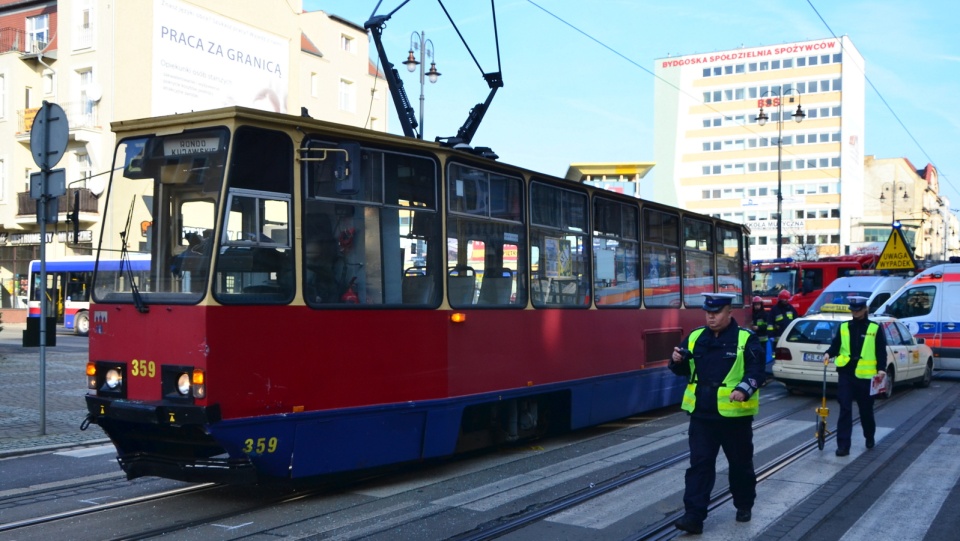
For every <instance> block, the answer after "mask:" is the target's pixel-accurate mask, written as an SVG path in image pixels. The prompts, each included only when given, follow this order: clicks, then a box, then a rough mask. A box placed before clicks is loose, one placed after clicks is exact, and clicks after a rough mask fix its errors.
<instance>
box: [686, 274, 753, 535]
mask: <svg viewBox="0 0 960 541" xmlns="http://www.w3.org/2000/svg"><path fill="white" fill-rule="evenodd" d="M704 297H705V300H704V303H703V309H704V311H705V312H706V320H707V324H706V326H705V327H700V328H698V329H695V330H694V331H693V332H691V333H690V336H689V337H687V339H686V340H685V341H684V342H683V343H682V344H681V345H680V347H678V348H674V350H673V355H672V356H671V362H670V364H669V368H670V370H671V371H672V372H673V373H675V374H677V375H678V376H685V377H686V378H687V388H686V391H685V392H684V394H683V403H682V405H681V407H682V408H683V409H684V410H686V411H687V412H688V413H689V414H690V429H689V433H688V438H689V442H690V467H689V468H688V469H687V473H686V477H685V488H686V489H685V491H684V494H683V505H684V509H685V513H684V515H683V517H682V518H680V519H679V520H677V521H676V522H675V523H674V525H675V526H676V527H677V528H679V529H681V530H683V531H686V532H690V533H695V534H698V533H702V532H703V521H704V520H705V519H706V518H707V506H708V504H709V503H710V492H712V491H713V485H714V482H715V481H716V477H717V455H718V454H719V452H720V449H721V448H722V449H723V453H724V454H725V455H726V457H727V462H728V463H729V464H730V470H729V480H730V492H731V494H732V495H733V504H734V506H735V507H736V508H737V517H736V519H737V522H749V521H750V518H751V509H752V508H753V502H754V500H755V499H756V497H757V491H756V486H757V476H756V472H755V470H754V468H753V416H754V415H756V414H757V411H758V409H759V404H760V393H759V392H758V389H759V388H760V386H761V385H762V384H763V380H764V377H765V374H764V353H763V350H762V349H761V347H760V342H759V340H757V337H756V335H754V334H753V332H751V331H750V330H748V329H746V328H744V327H740V325H738V324H737V322H736V320H734V319H733V313H732V311H733V308H732V306H731V304H732V301H733V298H734V295H731V294H727V293H707V294H705V295H704Z"/></svg>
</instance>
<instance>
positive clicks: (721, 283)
mask: <svg viewBox="0 0 960 541" xmlns="http://www.w3.org/2000/svg"><path fill="white" fill-rule="evenodd" d="M742 242H743V236H742V234H741V233H740V231H738V230H736V229H733V228H730V227H723V226H720V227H717V248H718V250H717V284H718V287H719V288H720V289H719V291H720V292H721V293H733V294H734V295H736V298H734V299H733V304H743V273H744V258H743V244H742Z"/></svg>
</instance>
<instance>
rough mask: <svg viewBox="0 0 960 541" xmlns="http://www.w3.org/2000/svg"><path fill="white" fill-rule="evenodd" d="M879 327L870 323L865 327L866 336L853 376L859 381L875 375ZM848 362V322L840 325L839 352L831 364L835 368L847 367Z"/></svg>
mask: <svg viewBox="0 0 960 541" xmlns="http://www.w3.org/2000/svg"><path fill="white" fill-rule="evenodd" d="M879 331H880V325H877V324H876V323H875V322H873V321H871V322H870V324H869V325H867V335H866V336H864V337H863V347H862V348H861V349H860V360H859V361H857V369H856V370H854V375H855V376H856V377H858V378H859V379H870V378H872V377H873V376H875V375H876V374H877V333H878V332H879ZM848 362H850V322H849V321H844V322H843V323H841V324H840V352H839V353H838V354H837V358H836V360H835V361H834V363H833V364H835V365H837V367H838V368H839V367H843V366H847V363H848Z"/></svg>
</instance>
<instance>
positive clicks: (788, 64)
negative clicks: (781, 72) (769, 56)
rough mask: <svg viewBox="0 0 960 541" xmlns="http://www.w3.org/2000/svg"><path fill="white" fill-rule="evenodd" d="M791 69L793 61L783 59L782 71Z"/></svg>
mask: <svg viewBox="0 0 960 541" xmlns="http://www.w3.org/2000/svg"><path fill="white" fill-rule="evenodd" d="M792 67H793V59H792V58H785V59H783V69H790V68H792Z"/></svg>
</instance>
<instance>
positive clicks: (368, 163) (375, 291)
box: [301, 140, 443, 308]
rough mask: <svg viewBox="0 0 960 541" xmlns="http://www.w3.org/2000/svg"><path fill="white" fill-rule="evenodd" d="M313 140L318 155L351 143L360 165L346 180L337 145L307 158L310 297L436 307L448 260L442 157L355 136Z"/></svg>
mask: <svg viewBox="0 0 960 541" xmlns="http://www.w3.org/2000/svg"><path fill="white" fill-rule="evenodd" d="M307 147H308V148H312V149H314V150H312V151H311V153H312V154H313V155H319V154H322V153H321V152H318V151H317V150H316V149H323V148H341V147H342V148H349V149H350V152H352V153H353V154H352V155H350V156H349V159H350V162H351V163H352V164H354V165H353V167H354V168H355V169H354V177H353V178H352V179H351V180H350V182H349V183H346V184H345V183H344V181H343V177H342V175H339V174H338V173H337V168H338V167H341V166H342V159H341V158H339V157H337V158H334V156H337V154H338V153H334V152H329V153H327V156H328V157H329V158H324V159H320V160H315V161H307V162H305V163H304V183H305V184H304V188H305V192H306V197H305V200H304V208H303V213H304V214H303V268H302V275H301V276H302V288H303V297H304V301H305V302H306V303H307V304H308V305H310V306H315V307H329V306H332V305H337V306H340V307H344V306H350V305H361V306H371V305H400V304H402V305H409V306H419V307H424V308H433V307H436V306H437V305H438V304H439V302H440V295H441V279H442V272H441V271H440V269H442V268H443V263H442V257H443V251H442V248H441V246H442V244H441V240H440V239H441V236H440V219H439V215H438V214H437V195H436V194H437V178H438V173H437V165H436V161H435V160H433V159H432V158H426V157H422V156H413V155H409V154H404V153H400V152H388V151H380V150H373V149H366V148H363V149H361V148H360V147H359V145H355V144H354V145H342V146H338V145H334V144H332V143H328V142H320V141H315V140H311V141H308V142H307ZM339 154H340V155H341V156H342V153H339ZM345 187H346V188H349V189H345Z"/></svg>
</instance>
